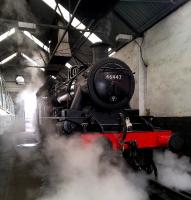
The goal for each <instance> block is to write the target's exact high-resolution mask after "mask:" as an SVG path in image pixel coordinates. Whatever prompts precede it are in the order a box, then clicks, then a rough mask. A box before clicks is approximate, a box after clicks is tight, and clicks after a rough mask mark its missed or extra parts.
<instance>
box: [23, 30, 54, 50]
mask: <svg viewBox="0 0 191 200" xmlns="http://www.w3.org/2000/svg"><path fill="white" fill-rule="evenodd" d="M23 33H24V34H25V35H26V36H27V37H28V38H30V39H31V40H32V41H34V42H35V43H36V44H37V45H38V46H39V47H41V48H43V49H44V50H45V51H47V52H50V50H49V48H48V47H47V46H46V45H45V44H43V43H42V42H41V41H40V40H39V39H37V38H36V37H35V36H33V35H32V34H31V33H30V32H28V31H23Z"/></svg>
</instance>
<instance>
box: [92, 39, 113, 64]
mask: <svg viewBox="0 0 191 200" xmlns="http://www.w3.org/2000/svg"><path fill="white" fill-rule="evenodd" d="M109 46H110V45H109V44H107V43H102V42H99V43H95V44H93V45H92V46H91V48H92V53H93V60H92V63H93V64H95V63H98V62H99V61H100V60H103V59H105V58H108V48H109Z"/></svg>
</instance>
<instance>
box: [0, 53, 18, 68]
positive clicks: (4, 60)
mask: <svg viewBox="0 0 191 200" xmlns="http://www.w3.org/2000/svg"><path fill="white" fill-rule="evenodd" d="M16 56H17V52H16V53H13V54H11V55H10V56H8V57H7V58H5V59H3V60H2V61H1V62H0V64H1V65H3V64H5V63H7V62H9V61H10V60H12V59H13V58H14V57H16Z"/></svg>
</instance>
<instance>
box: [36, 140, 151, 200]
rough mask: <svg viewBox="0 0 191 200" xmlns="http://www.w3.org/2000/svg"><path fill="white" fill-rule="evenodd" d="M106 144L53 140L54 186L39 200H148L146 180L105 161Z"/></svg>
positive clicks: (49, 153)
mask: <svg viewBox="0 0 191 200" xmlns="http://www.w3.org/2000/svg"><path fill="white" fill-rule="evenodd" d="M103 153H104V148H103V146H102V144H100V143H95V144H92V145H84V144H82V142H81V141H80V139H79V138H78V137H73V138H70V139H67V138H64V137H57V138H55V137H49V138H48V141H47V145H46V154H47V156H48V158H49V162H50V163H51V170H50V171H49V178H50V187H49V188H48V189H47V192H46V193H45V194H44V195H43V197H42V198H40V199H38V200H58V199H64V200H75V199H76V198H77V199H79V200H89V199H92V200H97V199H99V200H116V199H118V200H132V199H133V200H146V199H147V193H146V191H145V187H146V179H144V178H143V177H142V176H141V175H137V174H134V173H133V172H132V171H125V170H123V164H119V163H120V162H118V164H114V163H112V162H110V161H109V160H108V159H105V158H104V156H103V155H104V154H103Z"/></svg>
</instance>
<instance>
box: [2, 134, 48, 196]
mask: <svg viewBox="0 0 191 200" xmlns="http://www.w3.org/2000/svg"><path fill="white" fill-rule="evenodd" d="M43 160H44V159H43V156H42V154H41V153H40V149H39V147H30V148H26V147H17V146H15V145H13V144H11V143H9V141H8V140H7V139H6V138H4V137H3V136H0V200H33V199H37V197H39V196H40V194H41V193H42V187H43V185H44V182H45V181H44V177H43V175H42V173H41V172H40V171H38V170H39V169H42V170H43V168H42V167H41V168H40V167H39V166H40V165H41V164H42V162H43ZM37 168H38V170H37Z"/></svg>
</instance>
